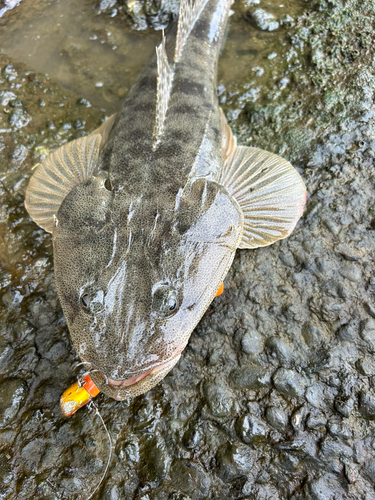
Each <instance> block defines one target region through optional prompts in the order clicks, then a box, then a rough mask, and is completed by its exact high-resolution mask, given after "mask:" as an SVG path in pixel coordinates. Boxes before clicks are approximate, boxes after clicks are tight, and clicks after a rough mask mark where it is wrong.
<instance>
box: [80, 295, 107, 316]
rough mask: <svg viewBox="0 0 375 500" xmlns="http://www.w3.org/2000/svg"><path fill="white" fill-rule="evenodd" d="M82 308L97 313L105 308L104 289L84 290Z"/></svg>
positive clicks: (81, 301) (81, 299)
mask: <svg viewBox="0 0 375 500" xmlns="http://www.w3.org/2000/svg"><path fill="white" fill-rule="evenodd" d="M80 304H81V308H82V310H83V311H84V312H86V313H91V314H96V313H100V312H101V311H102V310H103V309H104V294H103V291H102V290H97V291H95V292H90V291H88V292H86V291H85V292H84V293H83V294H82V295H81V297H80Z"/></svg>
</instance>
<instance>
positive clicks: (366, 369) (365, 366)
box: [355, 356, 375, 377]
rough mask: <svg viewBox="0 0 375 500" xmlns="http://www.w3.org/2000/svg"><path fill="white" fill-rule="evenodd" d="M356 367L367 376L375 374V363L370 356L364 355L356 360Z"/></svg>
mask: <svg viewBox="0 0 375 500" xmlns="http://www.w3.org/2000/svg"><path fill="white" fill-rule="evenodd" d="M355 365H356V367H357V369H358V371H359V372H360V373H362V375H365V376H366V377H372V376H374V375H375V363H374V361H373V359H372V358H371V357H370V356H364V357H363V358H360V359H358V360H357V362H356V364H355Z"/></svg>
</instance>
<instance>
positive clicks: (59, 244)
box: [25, 0, 305, 400]
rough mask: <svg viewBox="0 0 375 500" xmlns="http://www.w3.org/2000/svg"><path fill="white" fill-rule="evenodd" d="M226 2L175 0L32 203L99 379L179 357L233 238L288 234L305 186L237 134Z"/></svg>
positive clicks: (77, 337) (138, 387) (43, 173)
mask: <svg viewBox="0 0 375 500" xmlns="http://www.w3.org/2000/svg"><path fill="white" fill-rule="evenodd" d="M230 7H231V1H228V0H203V1H202V0H196V2H195V3H192V2H191V1H190V0H182V2H181V6H180V13H179V19H178V22H176V23H175V24H174V25H173V26H172V27H171V29H170V31H169V32H168V33H167V36H166V37H164V34H163V37H162V41H161V43H160V45H159V46H158V47H157V49H156V54H155V55H154V56H153V57H151V59H150V61H149V62H148V64H147V65H146V66H145V68H144V69H143V71H142V72H141V74H140V75H139V77H138V79H137V81H136V83H135V84H134V86H133V88H132V90H131V91H130V93H129V95H128V98H127V100H126V102H125V104H124V106H123V108H122V110H121V112H119V113H118V114H117V115H115V116H113V117H111V118H110V119H109V120H107V122H105V123H104V124H103V125H102V126H101V127H100V128H99V129H98V130H96V131H94V132H93V133H92V134H90V136H87V137H84V138H81V139H78V140H76V141H73V142H72V143H69V144H67V145H64V146H62V148H60V149H59V150H57V151H56V152H54V153H52V155H50V156H49V157H48V158H47V159H46V160H45V161H44V162H43V163H42V164H41V165H39V166H38V168H37V170H36V172H35V174H34V175H33V177H32V178H31V180H30V184H29V187H28V189H27V192H26V200H25V204H26V208H27V209H28V211H29V213H30V215H31V216H32V217H33V219H34V220H35V221H36V222H37V223H38V224H39V225H41V226H42V227H44V228H45V229H46V230H48V231H50V232H51V233H52V239H53V246H54V261H55V277H56V284H57V290H58V294H59V298H60V301H61V304H62V307H63V311H64V314H65V317H66V319H67V323H68V327H69V330H70V334H71V338H72V341H73V344H74V346H75V348H76V350H77V352H78V354H79V356H80V357H81V359H82V361H84V362H86V363H88V364H89V366H90V367H91V377H92V379H93V381H94V382H95V384H96V385H97V386H98V388H99V389H100V390H101V391H103V392H104V393H106V394H107V395H109V396H111V397H113V398H115V399H119V400H121V399H125V398H127V397H130V396H136V395H138V394H141V393H143V392H145V391H147V390H148V389H150V388H151V387H153V386H154V385H155V384H156V383H157V382H158V381H160V380H161V379H162V378H163V377H165V375H166V374H167V373H168V372H169V371H170V370H171V369H172V368H173V366H174V365H175V364H176V363H177V361H178V359H179V358H180V356H181V352H182V350H183V349H184V347H185V346H186V344H187V342H188V339H189V336H190V334H191V332H192V331H193V329H194V327H195V326H196V324H197V323H198V322H199V320H200V318H201V317H202V315H203V314H204V312H205V311H206V309H207V307H208V306H209V304H210V303H211V301H212V299H213V298H214V296H215V294H216V293H217V291H218V289H219V287H220V285H221V283H222V281H223V280H224V277H225V275H226V274H227V272H228V270H229V268H230V265H231V263H232V261H233V258H234V255H235V251H236V249H237V248H239V247H241V248H255V247H258V246H265V245H268V244H271V243H273V242H274V241H276V240H278V239H280V238H283V237H285V236H287V235H288V234H289V233H290V232H291V230H292V229H293V228H294V226H295V224H296V222H297V220H298V219H299V217H300V216H301V214H302V211H303V206H304V202H305V187H304V184H303V182H302V180H301V178H300V177H299V175H298V173H297V172H296V171H295V170H294V169H293V167H292V166H291V165H290V164H289V163H288V162H286V161H285V160H283V159H282V158H280V157H278V156H276V155H273V154H271V153H267V152H264V151H261V150H258V149H256V148H245V147H241V146H237V145H236V140H235V138H234V137H233V135H232V132H231V130H230V128H229V126H228V124H227V123H226V120H225V117H224V115H223V113H222V112H221V110H220V109H219V105H218V100H217V97H216V72H217V62H218V57H219V51H220V48H221V44H222V40H223V36H224V30H225V26H226V22H227V18H228V15H229V11H230Z"/></svg>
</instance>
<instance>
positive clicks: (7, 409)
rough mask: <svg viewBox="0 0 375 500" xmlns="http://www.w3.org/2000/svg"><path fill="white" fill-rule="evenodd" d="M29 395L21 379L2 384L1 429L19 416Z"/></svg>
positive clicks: (0, 390)
mask: <svg viewBox="0 0 375 500" xmlns="http://www.w3.org/2000/svg"><path fill="white" fill-rule="evenodd" d="M26 395H27V388H26V384H25V382H24V381H23V380H20V379H9V380H4V381H3V382H1V384H0V428H1V427H4V426H6V425H9V424H10V423H11V422H12V421H13V420H14V419H15V418H16V416H17V413H18V412H19V410H20V408H21V407H22V405H23V403H24V401H25V399H26Z"/></svg>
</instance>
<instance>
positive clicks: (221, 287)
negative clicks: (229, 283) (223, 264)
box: [215, 283, 224, 297]
mask: <svg viewBox="0 0 375 500" xmlns="http://www.w3.org/2000/svg"><path fill="white" fill-rule="evenodd" d="M223 292H224V283H222V284H221V285H220V286H219V290H218V291H217V292H216V295H215V297H219V295H221V294H222V293H223Z"/></svg>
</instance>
